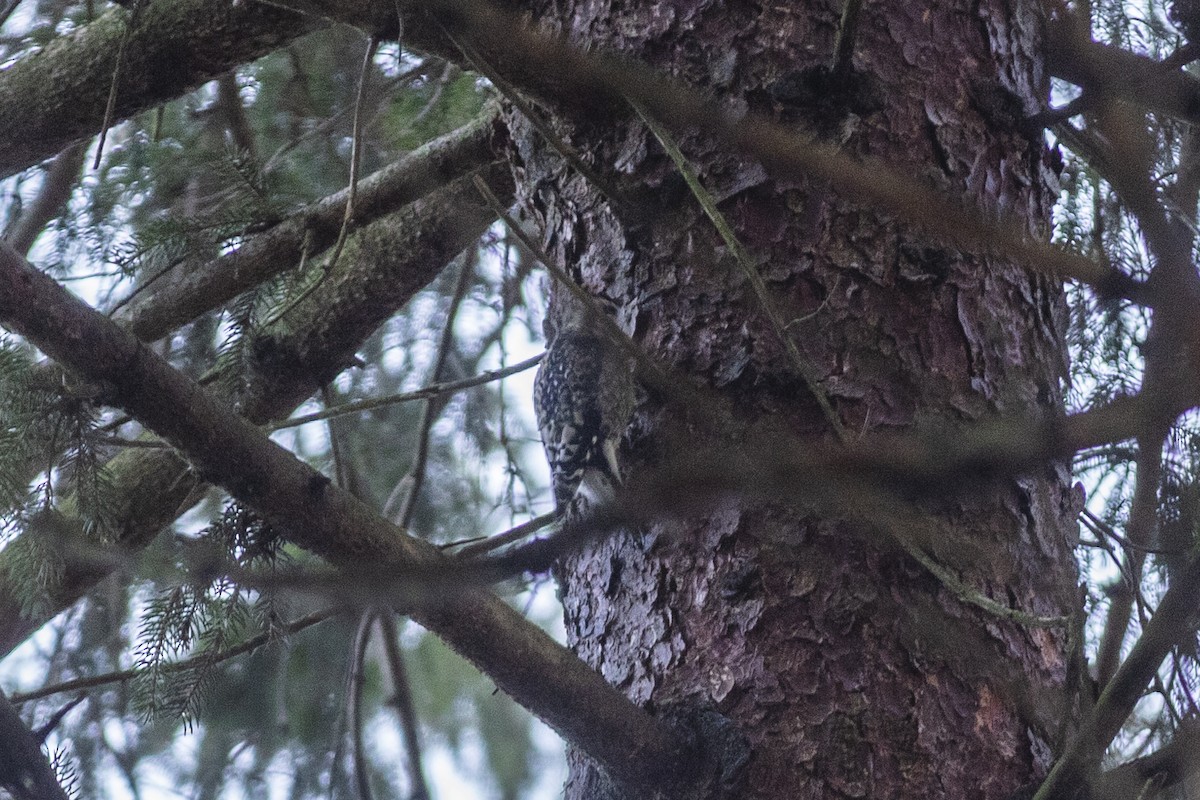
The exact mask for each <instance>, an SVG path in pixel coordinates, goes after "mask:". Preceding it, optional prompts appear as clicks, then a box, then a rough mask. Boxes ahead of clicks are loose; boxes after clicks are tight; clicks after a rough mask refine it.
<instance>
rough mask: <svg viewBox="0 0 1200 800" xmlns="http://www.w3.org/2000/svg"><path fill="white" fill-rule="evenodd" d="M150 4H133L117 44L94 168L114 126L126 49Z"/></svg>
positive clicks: (139, 1)
mask: <svg viewBox="0 0 1200 800" xmlns="http://www.w3.org/2000/svg"><path fill="white" fill-rule="evenodd" d="M146 5H148V0H136V2H135V3H134V5H133V11H131V12H130V14H129V20H128V21H127V22H126V24H125V30H124V32H122V34H121V43H120V44H118V45H117V57H116V63H115V64H114V65H113V74H112V81H111V82H110V83H109V86H108V103H107V104H106V105H105V107H104V120H103V121H102V122H101V123H100V141H99V142H97V143H96V158H95V160H94V161H93V162H92V169H93V170H97V169H100V160H101V158H102V157H103V155H104V142H105V141H106V140H107V139H108V129H109V128H110V127H111V126H112V121H113V115H114V114H115V113H116V109H117V87H118V86H119V85H120V82H121V72H122V69H123V67H124V66H125V49H126V47H127V46H128V45H129V40H130V38H131V37H132V36H133V27H134V25H136V24H137V22H138V17H140V16H141V15H142V9H143V8H144V7H145V6H146Z"/></svg>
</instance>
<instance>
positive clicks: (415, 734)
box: [379, 612, 429, 800]
mask: <svg viewBox="0 0 1200 800" xmlns="http://www.w3.org/2000/svg"><path fill="white" fill-rule="evenodd" d="M379 633H380V638H382V639H383V652H384V654H385V655H386V656H387V660H388V667H389V670H390V671H391V674H392V703H393V705H395V707H396V714H397V715H398V716H399V717H400V727H401V728H402V729H403V730H404V753H405V756H406V757H407V760H408V780H409V782H410V783H411V784H412V791H411V792H410V793H409V800H429V784H428V783H427V782H426V780H425V772H424V770H423V769H422V768H421V727H420V725H419V724H418V723H417V711H416V708H415V707H414V706H413V697H412V686H411V684H410V682H409V679H408V670H407V669H405V667H404V653H403V652H402V651H401V650H400V634H399V631H398V630H397V626H396V621H395V618H394V617H393V616H392V615H391V614H390V613H388V612H382V613H380V615H379Z"/></svg>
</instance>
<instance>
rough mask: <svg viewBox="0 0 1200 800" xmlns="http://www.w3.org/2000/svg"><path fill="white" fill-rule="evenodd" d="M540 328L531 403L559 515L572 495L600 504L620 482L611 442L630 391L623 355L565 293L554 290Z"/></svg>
mask: <svg viewBox="0 0 1200 800" xmlns="http://www.w3.org/2000/svg"><path fill="white" fill-rule="evenodd" d="M600 302H601V303H603V302H604V301H600ZM545 329H546V341H547V347H546V357H545V358H543V359H542V363H541V366H540V367H538V373H537V378H535V379H534V382H533V407H534V410H535V411H536V412H537V421H538V428H539V429H540V431H541V434H542V445H543V446H544V447H545V448H546V460H547V461H549V462H550V476H551V479H552V480H553V483H554V501H555V505H556V507H557V509H558V513H559V514H562V513H564V512H565V511H566V510H567V508H568V507H570V506H571V505H572V504H573V502H574V501H575V499H576V497H577V496H582V497H584V498H586V499H587V501H588V502H590V503H598V502H601V501H602V500H603V499H605V498H606V497H607V496H609V495H611V493H612V490H613V487H614V486H616V485H619V484H620V483H621V471H620V466H619V465H618V463H617V446H618V445H619V444H620V441H621V436H622V435H623V434H624V433H625V429H626V427H628V425H629V419H630V417H631V416H632V415H633V407H634V403H635V399H636V395H635V389H634V379H633V369H632V365H631V364H630V363H629V360H628V358H626V357H625V356H624V355H623V354H622V353H621V351H620V349H619V348H618V347H617V346H616V345H615V344H614V343H613V342H612V341H610V340H609V339H608V338H607V337H606V336H604V335H603V334H602V333H600V332H599V331H598V330H596V327H595V326H594V325H592V324H590V322H589V319H588V316H587V314H586V312H585V311H584V309H583V306H582V304H581V303H580V302H579V301H578V300H577V299H576V298H574V297H573V296H572V295H571V294H570V293H569V292H566V291H559V292H557V297H555V302H554V303H552V304H551V313H550V314H549V315H548V316H547V317H546V324H545Z"/></svg>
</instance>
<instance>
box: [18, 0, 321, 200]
mask: <svg viewBox="0 0 1200 800" xmlns="http://www.w3.org/2000/svg"><path fill="white" fill-rule="evenodd" d="M126 18H127V13H126V12H125V11H124V9H121V8H114V9H112V10H110V11H109V12H108V13H106V14H104V15H102V16H100V17H99V18H97V19H96V20H95V21H93V22H92V23H90V24H89V25H87V26H85V27H83V28H81V29H80V30H78V31H77V32H75V33H73V34H71V35H69V36H64V37H62V38H61V39H57V40H55V41H53V42H51V43H50V44H49V45H47V46H46V47H45V49H43V50H41V51H39V52H37V53H33V54H31V55H28V56H25V57H24V58H22V59H21V60H19V61H18V62H17V63H15V64H13V65H12V66H11V67H8V68H7V69H5V70H4V71H2V72H0V119H3V120H4V121H5V122H4V127H5V132H4V134H5V135H4V136H3V137H0V177H7V176H9V175H12V174H13V173H15V172H19V171H21V170H23V169H25V168H27V167H29V166H32V165H33V164H36V163H38V162H39V161H42V160H44V159H46V158H49V157H50V156H53V155H54V154H55V153H57V152H59V151H61V150H63V149H65V148H66V147H67V146H68V145H70V144H71V143H72V142H75V141H78V140H79V139H82V138H83V137H85V136H91V135H93V134H96V133H98V132H99V131H100V128H101V125H102V124H103V120H104V117H105V107H106V103H107V99H108V97H109V94H110V86H111V84H112V79H113V74H114V72H115V71H116V62H117V53H118V51H119V49H120V47H119V45H120V43H121V41H122V39H123V37H124V36H125V31H126ZM322 24H323V23H322V21H321V20H318V19H314V18H312V17H306V16H304V15H302V14H297V13H296V12H294V11H287V10H284V9H280V8H277V7H272V6H266V5H263V4H261V3H255V2H247V3H230V2H227V1H226V0H157V2H152V3H150V4H149V5H148V6H147V7H146V8H145V10H144V11H143V12H142V13H141V14H140V15H139V19H138V24H137V26H136V27H135V28H134V29H133V30H132V31H130V35H129V40H128V43H127V45H126V47H125V57H124V64H123V66H122V68H121V70H120V76H119V82H118V83H117V85H116V86H115V87H111V88H113V89H115V92H116V102H115V106H114V108H113V119H114V120H123V119H128V118H129V117H131V116H133V115H134V114H137V113H139V112H142V111H146V110H148V109H151V108H153V107H154V106H156V105H158V104H159V103H163V102H165V101H167V100H172V99H174V98H176V97H179V96H180V95H182V94H183V93H184V92H187V91H189V90H191V89H195V88H196V87H198V86H200V85H201V84H203V83H205V82H206V81H209V80H212V79H213V78H216V77H218V76H219V75H221V73H223V72H227V71H228V70H230V69H231V68H233V67H236V66H237V65H239V64H244V63H246V62H248V61H252V60H254V59H256V58H259V57H260V56H264V55H266V54H267V53H269V52H271V51H272V50H274V49H275V48H277V47H279V46H281V45H283V44H286V43H287V42H289V41H291V40H292V39H295V38H296V37H298V36H301V35H302V34H305V33H308V32H309V31H312V30H315V29H316V28H317V27H320V26H321V25H322Z"/></svg>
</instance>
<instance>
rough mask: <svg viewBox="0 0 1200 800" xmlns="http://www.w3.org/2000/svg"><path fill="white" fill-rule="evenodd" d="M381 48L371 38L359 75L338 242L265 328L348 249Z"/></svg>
mask: <svg viewBox="0 0 1200 800" xmlns="http://www.w3.org/2000/svg"><path fill="white" fill-rule="evenodd" d="M378 46H379V39H377V38H376V37H374V36H372V37H371V38H370V39H368V40H367V51H366V53H365V54H364V55H363V63H362V71H361V72H360V73H359V76H358V91H357V92H356V93H355V95H354V120H353V122H352V123H351V131H350V185H349V187H348V190H347V194H346V210H345V213H343V214H342V227H341V228H340V229H339V230H338V237H337V241H335V242H334V243H333V253H332V254H331V255H330V256H329V259H328V260H327V261H326V262H325V264H324V265H323V266H322V268H321V275H320V276H319V277H318V278H317V279H316V280H315V281H313V282H312V284H311V285H310V286H308V288H306V289H305V290H304V291H302V292H301V293H300V294H299V296H297V297H296V299H295V300H292V301H291V302H290V303H288V304H287V305H285V306H284V307H283V308H282V309H280V310H279V311H278V312H277V313H275V314H274V315H272V317H271V319H269V320H268V321H267V322H266V325H271V324H273V323H275V322H277V321H279V320H281V319H283V318H284V317H285V316H286V315H287V314H288V312H289V311H291V310H292V309H293V308H295V307H296V306H298V305H300V304H301V303H302V302H304V301H305V300H306V299H308V297H309V295H311V294H312V293H313V292H314V291H316V290H317V287H319V286H320V285H321V284H322V283H324V282H325V279H326V278H328V277H329V275H330V274H331V273H332V272H333V268H334V267H335V266H337V262H338V259H340V258H341V256H342V250H344V249H345V247H346V239H347V238H348V237H349V235H350V228H351V227H352V226H353V223H354V201H355V199H357V197H358V171H359V164H360V163H361V161H362V118H363V114H362V110H363V96H364V93H365V91H366V85H367V76H368V75H370V72H371V63H372V61H373V60H374V58H375V50H376V48H377V47H378Z"/></svg>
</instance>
